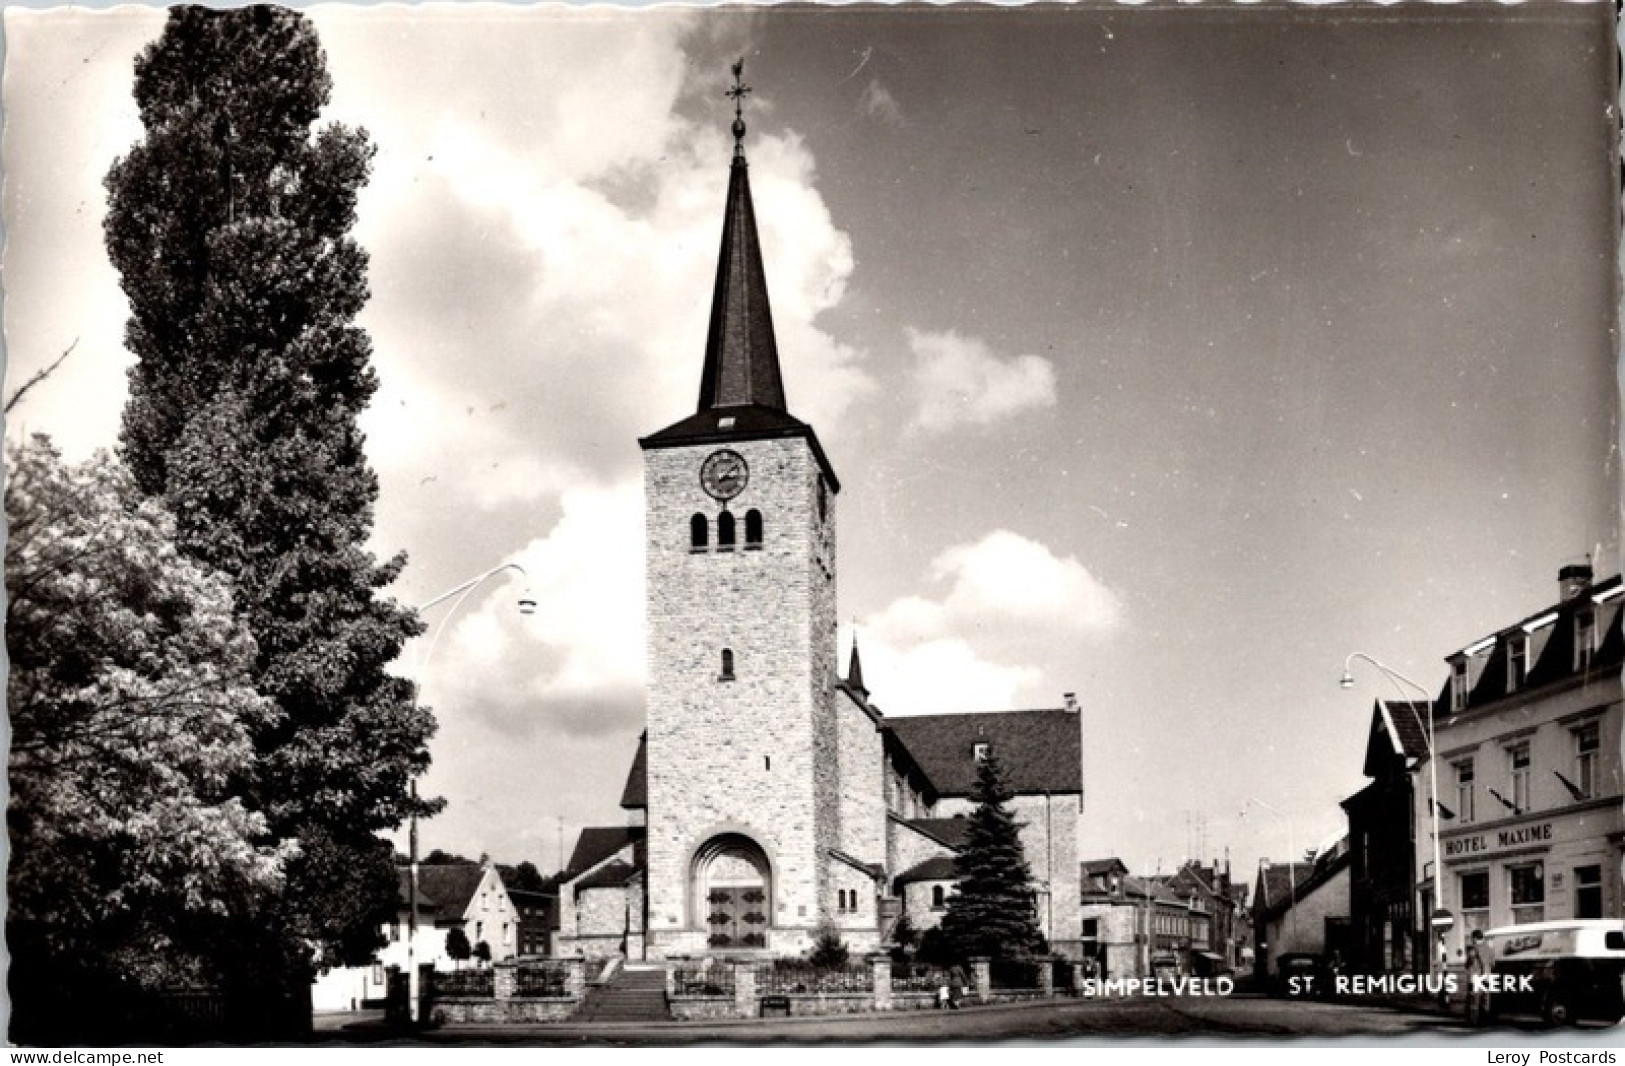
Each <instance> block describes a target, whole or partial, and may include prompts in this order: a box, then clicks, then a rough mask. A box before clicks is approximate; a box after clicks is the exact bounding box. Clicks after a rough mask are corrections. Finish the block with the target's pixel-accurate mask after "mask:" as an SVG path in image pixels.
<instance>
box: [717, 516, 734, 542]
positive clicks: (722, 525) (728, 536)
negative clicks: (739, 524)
mask: <svg viewBox="0 0 1625 1066" xmlns="http://www.w3.org/2000/svg"><path fill="white" fill-rule="evenodd" d="M733 547H734V516H733V512H732V511H723V512H722V513H721V514H719V515H717V549H718V550H719V551H725V552H727V551H733Z"/></svg>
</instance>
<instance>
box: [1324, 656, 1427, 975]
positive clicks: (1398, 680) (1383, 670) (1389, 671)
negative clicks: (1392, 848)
mask: <svg viewBox="0 0 1625 1066" xmlns="http://www.w3.org/2000/svg"><path fill="white" fill-rule="evenodd" d="M1356 659H1358V660H1360V661H1361V662H1363V663H1365V664H1366V665H1368V666H1370V667H1372V668H1374V669H1375V670H1376V671H1377V672H1378V673H1380V674H1381V675H1382V676H1383V677H1386V678H1387V679H1388V683H1389V684H1390V685H1393V686H1394V689H1395V691H1397V692H1398V693H1399V694H1400V698H1401V699H1402V700H1403V701H1404V702H1405V703H1406V704H1407V705H1408V706H1409V707H1410V709H1411V714H1412V715H1414V716H1415V717H1416V724H1417V725H1420V726H1424V728H1425V731H1426V733H1427V745H1428V790H1429V791H1430V792H1431V793H1432V796H1431V797H1430V798H1429V801H1428V814H1429V821H1430V823H1431V827H1432V833H1433V907H1432V911H1434V912H1436V911H1438V910H1440V909H1442V907H1443V904H1444V867H1443V866H1441V865H1440V864H1439V760H1438V758H1437V749H1435V748H1434V746H1433V694H1432V693H1430V692H1429V691H1428V690H1427V689H1425V688H1423V687H1422V686H1421V685H1419V684H1417V683H1416V682H1415V681H1412V680H1411V679H1410V678H1408V677H1406V676H1405V675H1404V674H1402V673H1400V672H1399V671H1398V670H1395V669H1394V668H1393V667H1391V666H1388V665H1386V664H1384V663H1380V662H1378V661H1377V660H1376V659H1373V658H1372V657H1371V656H1369V655H1367V654H1366V653H1365V652H1362V651H1356V652H1350V653H1349V656H1348V658H1346V659H1344V660H1343V676H1342V677H1341V678H1340V679H1338V682H1337V683H1338V685H1339V686H1340V687H1341V688H1350V689H1351V688H1353V687H1354V674H1353V673H1352V672H1351V671H1350V669H1349V668H1350V667H1351V666H1353V665H1354V660H1356ZM1401 685H1405V686H1409V687H1410V688H1411V689H1412V690H1413V691H1415V692H1419V693H1421V695H1422V703H1423V705H1425V706H1426V707H1427V709H1428V719H1427V721H1426V722H1425V723H1424V722H1423V721H1422V716H1421V715H1419V714H1417V713H1416V703H1415V701H1413V700H1412V699H1411V698H1410V697H1409V696H1408V695H1406V693H1405V689H1404V688H1402V687H1401ZM1394 739H1396V740H1397V739H1399V738H1397V737H1396V738H1394ZM1428 917H1429V932H1430V933H1431V931H1432V925H1431V922H1432V913H1430V914H1429V916H1428ZM1426 954H1427V958H1428V963H1427V965H1428V970H1429V972H1431V971H1432V969H1433V947H1432V943H1431V942H1428V945H1427V949H1426Z"/></svg>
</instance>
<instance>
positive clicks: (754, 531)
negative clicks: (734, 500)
mask: <svg viewBox="0 0 1625 1066" xmlns="http://www.w3.org/2000/svg"><path fill="white" fill-rule="evenodd" d="M761 546H762V512H760V511H758V510H756V509H755V508H751V509H750V510H749V511H746V512H745V547H747V548H760V547H761Z"/></svg>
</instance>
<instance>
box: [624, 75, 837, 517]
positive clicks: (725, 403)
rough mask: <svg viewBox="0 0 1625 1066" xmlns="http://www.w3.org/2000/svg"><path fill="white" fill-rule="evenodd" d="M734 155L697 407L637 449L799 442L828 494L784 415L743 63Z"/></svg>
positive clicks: (827, 471)
mask: <svg viewBox="0 0 1625 1066" xmlns="http://www.w3.org/2000/svg"><path fill="white" fill-rule="evenodd" d="M733 73H734V84H733V87H732V88H730V89H729V90H728V96H729V97H731V98H732V99H733V101H734V121H733V135H734V152H733V162H732V164H731V165H730V166H729V168H728V203H727V209H726V211H725V213H724V216H723V220H722V251H721V254H720V255H719V256H718V257H717V279H716V285H715V287H714V289H713V291H712V294H711V322H710V327H709V328H708V329H707V331H706V337H705V366H704V368H703V369H702V370H701V372H700V402H699V408H698V410H696V411H695V413H694V414H691V415H689V416H688V417H687V418H684V419H682V420H681V421H678V422H674V423H673V424H671V425H669V426H667V427H666V428H665V429H662V430H660V431H659V432H656V433H651V434H650V435H649V436H647V437H644V438H642V439H640V440H639V441H638V443H639V444H640V445H641V446H642V447H643V448H644V449H645V450H648V449H654V448H680V447H691V446H694V445H704V444H727V443H735V442H742V441H749V440H772V439H776V438H786V437H800V438H802V439H804V440H805V441H806V442H807V445H808V447H810V448H811V449H812V453H813V456H814V458H816V459H817V461H818V468H819V470H820V471H822V473H823V475H824V479H825V481H826V482H827V483H828V485H829V488H830V491H832V492H840V491H841V482H840V480H839V479H838V478H837V477H836V476H835V470H834V468H833V467H831V466H830V463H829V458H828V457H827V456H826V455H825V454H824V449H823V446H822V445H820V444H819V443H818V434H816V433H814V432H813V428H812V427H811V426H809V425H808V424H807V423H805V422H803V421H801V420H800V419H799V418H796V417H795V416H794V415H792V414H791V413H790V412H789V410H788V409H787V407H786V405H785V401H784V379H783V378H782V377H781V376H780V373H779V348H778V342H777V341H776V340H775V339H774V336H773V312H772V310H771V309H770V308H769V307H768V302H767V275H766V272H765V271H764V270H763V269H762V249H761V246H760V244H759V243H758V241H757V237H756V210H755V208H754V207H753V206H752V204H751V198H750V169H749V164H747V163H746V161H745V117H744V111H743V107H742V106H741V101H742V100H743V99H744V97H745V96H746V94H748V93H749V92H750V87H749V86H748V85H745V84H744V83H743V82H742V81H741V78H742V77H743V75H744V73H745V61H744V60H740V61H739V62H737V63H735V64H734V65H733Z"/></svg>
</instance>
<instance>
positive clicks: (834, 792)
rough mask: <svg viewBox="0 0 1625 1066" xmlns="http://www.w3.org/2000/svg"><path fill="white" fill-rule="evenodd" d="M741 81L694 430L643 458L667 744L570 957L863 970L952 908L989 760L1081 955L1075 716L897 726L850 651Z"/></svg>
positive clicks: (1021, 713) (653, 673) (636, 766)
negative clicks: (756, 195) (845, 959)
mask: <svg viewBox="0 0 1625 1066" xmlns="http://www.w3.org/2000/svg"><path fill="white" fill-rule="evenodd" d="M740 73H741V68H740V67H739V66H736V67H735V68H734V75H735V84H734V86H733V88H732V89H731V90H730V91H729V95H730V96H731V97H732V98H733V99H734V101H735V111H734V122H733V134H734V149H733V159H732V163H731V165H730V167H729V172H728V191H727V202H726V209H725V214H724V218H723V226H722V246H721V251H720V255H719V260H718V263H717V272H716V282H715V287H714V290H713V293H712V302H711V316H710V324H709V328H708V331H707V335H706V339H705V356H704V361H703V363H702V364H701V367H700V390H699V402H698V406H697V408H696V410H695V412H694V413H693V414H692V415H690V416H688V417H687V418H684V419H682V420H681V421H678V422H676V423H674V424H672V425H670V426H667V427H666V428H664V429H662V430H659V431H658V432H656V433H653V434H651V435H649V436H647V437H644V438H642V440H640V441H639V444H640V445H641V447H642V449H643V456H644V491H645V501H646V512H645V513H646V548H645V551H646V559H645V565H646V568H647V605H646V610H647V624H648V682H647V684H648V696H647V728H646V729H645V731H644V734H643V736H642V737H641V738H640V740H639V742H638V747H637V750H636V752H635V754H633V757H632V763H631V769H630V771H629V773H628V775H627V778H626V783H625V786H624V788H623V790H622V793H621V807H622V808H623V809H625V811H626V814H627V818H626V822H625V824H622V825H618V826H603V827H588V828H586V829H583V830H582V832H581V835H580V837H579V839H578V840H577V842H576V845H575V849H574V853H573V854H572V856H571V860H570V863H569V866H568V869H567V880H566V881H564V882H563V883H562V884H561V885H560V886H559V932H558V936H557V940H556V942H555V945H554V952H555V954H559V955H586V956H612V955H623V956H625V957H627V958H630V959H644V958H647V959H661V958H667V957H672V956H694V955H703V954H706V953H708V952H717V953H722V952H726V953H730V954H737V953H739V952H741V951H759V952H762V953H764V954H771V955H799V954H803V953H805V952H806V951H808V950H809V949H810V948H811V946H812V944H813V942H814V941H815V939H816V938H817V937H818V935H819V933H820V932H821V931H823V930H827V929H833V930H835V931H836V932H837V933H838V934H839V935H840V937H841V939H842V941H843V942H844V943H845V944H846V945H847V947H848V948H849V949H850V950H852V951H854V952H864V951H871V950H874V949H876V948H877V947H880V946H883V945H886V944H888V943H889V942H890V938H891V935H892V931H893V929H894V928H895V925H896V923H897V922H898V920H899V918H900V916H901V915H902V914H903V913H905V912H906V913H907V914H908V917H909V920H910V922H911V923H912V925H913V927H914V928H915V929H916V930H920V931H923V930H925V929H928V928H931V927H932V926H935V925H936V924H937V922H938V921H939V920H940V918H941V915H942V912H943V909H944V907H945V905H946V900H947V899H948V898H949V897H950V896H951V895H952V893H953V892H954V863H953V857H954V854H955V852H956V850H957V849H958V848H959V847H960V846H961V845H962V844H963V842H964V840H965V835H966V833H965V831H966V827H967V825H968V822H967V821H966V820H965V817H966V816H968V815H969V814H970V812H971V810H972V809H973V806H974V805H973V803H972V801H971V799H970V794H971V790H972V787H973V785H974V782H975V779H976V768H977V763H978V761H979V760H981V759H984V758H987V757H988V755H989V754H993V755H995V756H996V757H997V759H998V761H999V763H1000V765H1001V766H1002V767H1003V769H1004V771H1005V776H1006V779H1007V782H1008V784H1009V785H1010V787H1011V789H1012V791H1013V792H1014V793H1015V799H1014V801H1013V803H1012V808H1013V810H1014V812H1015V815H1016V818H1017V820H1018V821H1020V822H1022V823H1024V827H1023V829H1022V831H1021V833H1022V843H1023V846H1024V848H1025V852H1026V858H1027V863H1028V866H1029V868H1030V869H1031V871H1032V877H1033V881H1034V883H1035V886H1036V888H1037V890H1038V897H1037V900H1036V904H1037V906H1036V909H1037V916H1038V920H1039V925H1040V928H1041V929H1042V931H1043V933H1044V935H1045V936H1046V937H1047V938H1048V939H1049V941H1050V943H1051V945H1053V947H1054V948H1055V950H1057V951H1058V952H1061V953H1065V954H1069V955H1073V956H1077V955H1078V954H1079V953H1080V951H1081V938H1082V917H1081V897H1080V883H1079V864H1078V845H1077V831H1078V820H1079V817H1080V815H1081V813H1082V805H1083V770H1082V737H1081V728H1080V718H1081V716H1080V714H1079V712H1078V705H1077V701H1076V700H1075V699H1074V698H1073V696H1072V695H1071V694H1067V696H1066V698H1065V703H1064V705H1063V706H1061V707H1056V708H1050V709H1039V710H1009V711H997V712H991V713H955V714H938V715H923V716H907V717H893V718H888V717H886V716H885V715H884V714H882V713H881V710H880V707H879V706H878V705H877V704H876V703H875V702H874V701H873V700H871V698H870V693H869V691H868V689H867V688H865V686H864V682H863V670H862V664H861V662H860V659H859V655H858V648H857V645H856V643H855V642H854V644H853V646H852V648H851V652H850V658H849V661H848V665H847V668H846V672H845V674H844V676H842V674H841V673H840V671H839V668H838V663H837V657H838V652H837V647H836V618H837V614H836V573H837V571H836V556H835V546H836V502H837V499H838V497H839V495H840V491H841V483H840V480H839V478H837V476H836V473H835V469H834V467H833V466H832V465H831V463H830V460H829V457H828V456H827V455H826V454H825V452H824V449H823V447H822V446H821V445H820V444H819V441H818V435H817V433H816V432H814V430H813V427H812V426H810V425H808V424H807V423H805V422H802V421H801V420H799V419H797V418H796V417H795V416H794V415H792V414H791V413H790V410H789V406H788V404H787V402H786V400H785V390H784V382H783V380H782V377H781V374H780V367H779V357H778V350H777V346H776V340H775V337H774V332H773V316H772V313H771V310H770V308H769V304H768V291H767V279H766V276H765V274H764V271H763V267H762V255H761V249H760V246H759V244H758V239H757V229H756V217H755V212H754V208H753V206H752V202H751V193H750V178H749V173H750V172H749V167H748V165H747V162H746V158H745V149H744V136H745V123H744V120H743V116H742V114H741V109H740V106H739V105H740V102H741V99H742V97H743V96H744V94H745V93H747V92H749V89H748V88H747V87H745V86H743V85H741V84H740V83H739V80H738V79H739V75H740Z"/></svg>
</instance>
